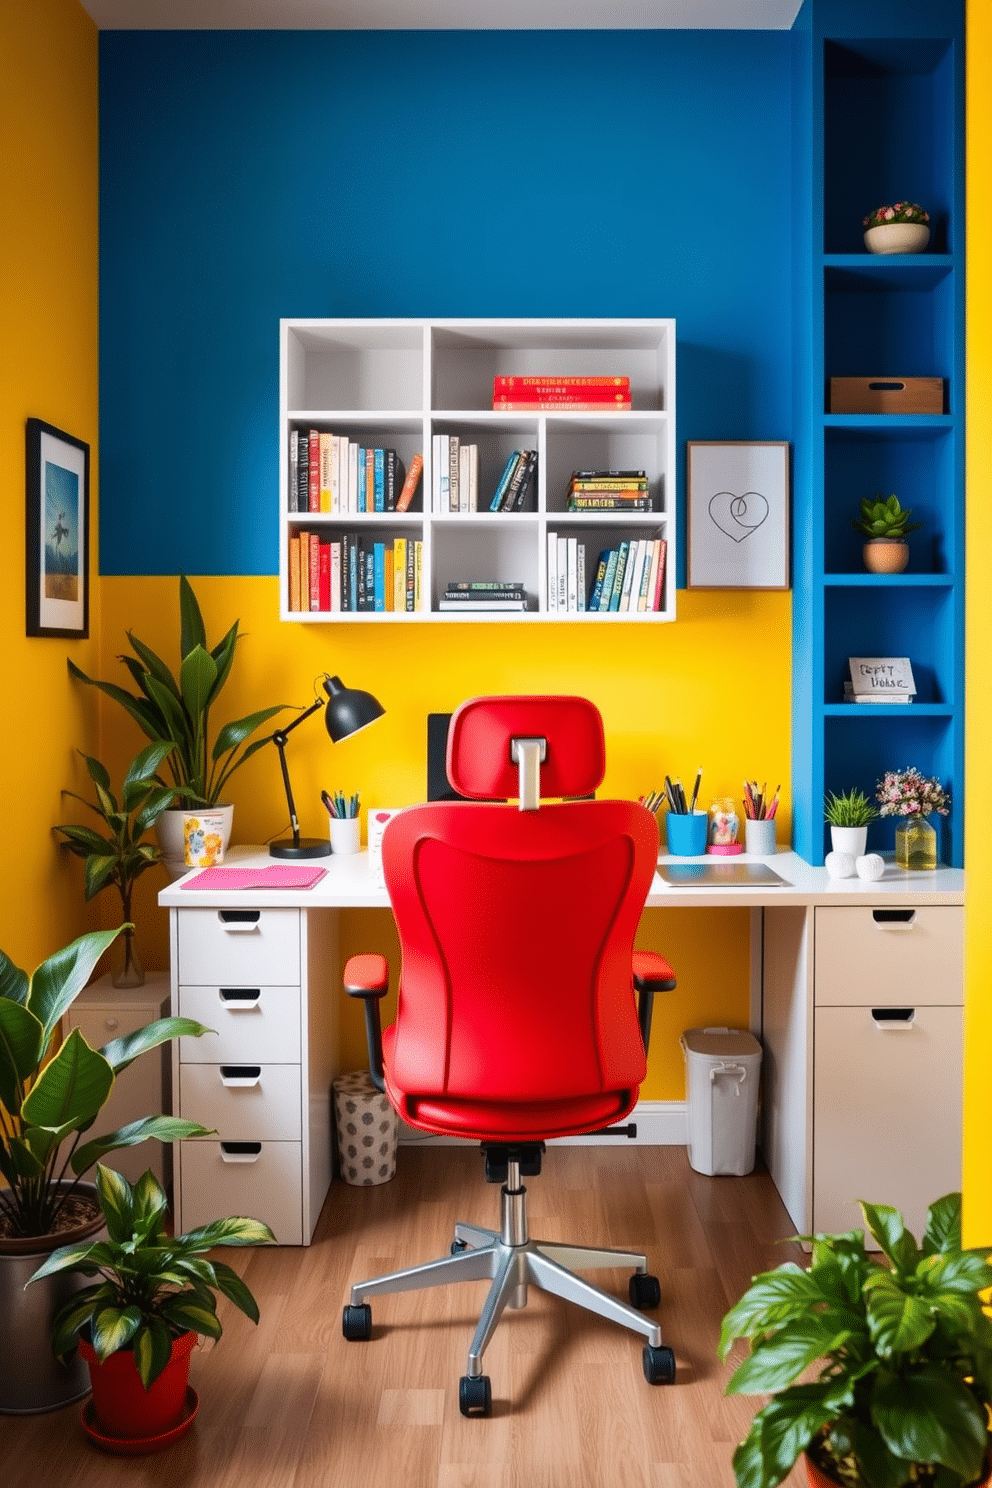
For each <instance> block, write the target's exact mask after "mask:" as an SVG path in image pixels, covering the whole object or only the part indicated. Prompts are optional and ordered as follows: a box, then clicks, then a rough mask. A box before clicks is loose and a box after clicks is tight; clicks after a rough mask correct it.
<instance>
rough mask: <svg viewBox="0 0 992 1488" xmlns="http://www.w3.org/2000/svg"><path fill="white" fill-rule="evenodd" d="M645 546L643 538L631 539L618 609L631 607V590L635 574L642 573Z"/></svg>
mask: <svg viewBox="0 0 992 1488" xmlns="http://www.w3.org/2000/svg"><path fill="white" fill-rule="evenodd" d="M643 547H644V544H643V541H642V540H641V538H639V537H635V538H632V539H631V542H630V546H629V548H628V549H627V564H626V567H625V568H624V571H623V588H622V589H621V590H620V603H619V604H618V605H617V609H618V610H629V609H630V591H631V587H632V585H633V583H634V575H635V574H639V573H640V567H641V551H642V549H643Z"/></svg>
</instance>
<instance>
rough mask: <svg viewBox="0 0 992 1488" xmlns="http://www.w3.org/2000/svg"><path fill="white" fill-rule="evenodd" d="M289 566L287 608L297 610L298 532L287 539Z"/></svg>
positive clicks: (298, 593)
mask: <svg viewBox="0 0 992 1488" xmlns="http://www.w3.org/2000/svg"><path fill="white" fill-rule="evenodd" d="M287 566H288V568H289V608H290V610H299V608H300V534H299V533H298V532H294V533H293V535H292V537H291V538H290V539H289V554H288V559H287Z"/></svg>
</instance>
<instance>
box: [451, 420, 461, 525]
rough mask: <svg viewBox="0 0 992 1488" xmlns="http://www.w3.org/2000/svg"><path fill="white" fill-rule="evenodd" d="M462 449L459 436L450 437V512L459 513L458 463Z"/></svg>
mask: <svg viewBox="0 0 992 1488" xmlns="http://www.w3.org/2000/svg"><path fill="white" fill-rule="evenodd" d="M460 448H461V445H460V441H459V438H458V435H457V434H449V435H448V510H449V511H455V512H456V511H458V509H459V507H458V461H459V450H460Z"/></svg>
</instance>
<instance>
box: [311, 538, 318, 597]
mask: <svg viewBox="0 0 992 1488" xmlns="http://www.w3.org/2000/svg"><path fill="white" fill-rule="evenodd" d="M310 608H311V610H319V609H320V537H319V535H318V533H316V532H311V534H310Z"/></svg>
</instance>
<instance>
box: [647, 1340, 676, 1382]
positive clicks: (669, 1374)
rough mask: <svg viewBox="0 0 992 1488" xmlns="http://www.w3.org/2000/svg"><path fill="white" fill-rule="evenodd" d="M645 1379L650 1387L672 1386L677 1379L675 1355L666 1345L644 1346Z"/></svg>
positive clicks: (648, 1344)
mask: <svg viewBox="0 0 992 1488" xmlns="http://www.w3.org/2000/svg"><path fill="white" fill-rule="evenodd" d="M643 1358H644V1378H645V1379H646V1380H647V1382H648V1384H649V1385H670V1384H672V1383H673V1381H674V1379H675V1355H674V1354H673V1353H672V1351H671V1349H670V1348H668V1347H667V1346H666V1345H665V1344H662V1345H661V1346H660V1348H653V1347H652V1345H651V1344H650V1343H646V1344H645V1345H644V1355H643Z"/></svg>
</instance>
